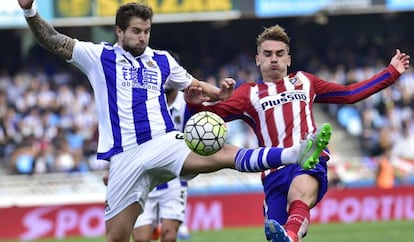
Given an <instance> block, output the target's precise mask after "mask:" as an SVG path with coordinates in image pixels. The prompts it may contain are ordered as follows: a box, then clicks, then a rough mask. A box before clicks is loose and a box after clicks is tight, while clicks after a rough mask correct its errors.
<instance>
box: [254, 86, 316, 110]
mask: <svg viewBox="0 0 414 242" xmlns="http://www.w3.org/2000/svg"><path fill="white" fill-rule="evenodd" d="M293 101H303V102H307V101H308V97H307V96H306V94H305V92H304V91H303V90H293V91H286V92H283V93H280V94H277V95H273V96H267V97H265V98H262V99H260V101H259V102H260V106H261V107H262V109H263V111H266V110H268V109H271V108H274V107H275V106H279V105H282V104H285V103H289V102H293Z"/></svg>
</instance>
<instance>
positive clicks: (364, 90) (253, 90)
mask: <svg viewBox="0 0 414 242" xmlns="http://www.w3.org/2000/svg"><path fill="white" fill-rule="evenodd" d="M399 76H400V74H399V72H398V71H397V70H396V69H395V68H394V67H393V66H391V65H390V66H388V67H387V68H386V69H384V70H383V71H381V72H380V73H378V74H376V75H374V76H373V77H372V78H370V79H368V80H365V81H362V82H358V83H353V84H350V85H347V86H345V85H342V84H338V83H333V82H328V81H325V80H322V79H320V78H318V77H316V76H315V75H312V74H310V73H306V72H303V71H299V72H295V73H291V74H289V75H288V76H286V77H284V78H283V79H282V80H279V81H276V82H263V81H261V82H257V83H245V84H242V85H241V86H240V87H238V88H237V89H236V90H234V92H233V94H232V96H231V97H230V98H229V99H227V100H225V101H222V102H219V103H215V104H214V105H204V106H202V107H201V106H194V105H191V108H193V109H197V110H201V109H203V110H209V111H212V112H214V113H217V114H219V115H220V116H221V117H223V119H224V120H225V121H231V120H234V119H243V120H244V121H246V122H247V123H248V124H249V125H250V126H251V127H252V129H253V130H254V132H255V134H256V136H257V138H258V144H259V146H261V147H271V146H272V147H289V146H292V145H294V144H297V143H299V142H300V140H301V139H303V138H304V136H305V135H306V134H307V133H312V132H315V131H316V125H315V120H314V116H313V112H312V107H313V103H314V102H319V103H337V104H351V103H355V102H358V101H360V100H362V99H364V98H367V97H368V96H370V95H372V94H374V93H376V92H379V91H380V90H382V89H384V88H386V87H388V86H389V85H391V84H392V83H394V82H395V80H396V79H397V78H398V77H399Z"/></svg>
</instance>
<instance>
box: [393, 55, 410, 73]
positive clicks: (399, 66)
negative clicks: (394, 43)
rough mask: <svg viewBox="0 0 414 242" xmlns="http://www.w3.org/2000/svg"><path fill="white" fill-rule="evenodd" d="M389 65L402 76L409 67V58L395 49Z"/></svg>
mask: <svg viewBox="0 0 414 242" xmlns="http://www.w3.org/2000/svg"><path fill="white" fill-rule="evenodd" d="M390 64H391V65H392V66H394V68H395V69H396V70H397V71H398V72H399V73H400V74H403V73H404V72H405V71H406V70H407V69H408V67H409V66H410V56H409V55H408V54H406V53H402V52H401V51H400V50H399V49H396V50H395V55H394V56H393V57H392V59H391V62H390Z"/></svg>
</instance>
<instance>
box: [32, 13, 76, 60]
mask: <svg viewBox="0 0 414 242" xmlns="http://www.w3.org/2000/svg"><path fill="white" fill-rule="evenodd" d="M26 21H27V23H28V25H29V27H30V29H31V31H32V32H33V34H34V36H35V37H36V40H37V41H38V42H39V44H40V45H41V46H42V47H43V48H45V49H46V50H48V51H50V52H52V53H53V54H55V55H57V56H59V57H62V58H64V59H65V60H69V59H71V58H72V53H73V48H74V46H75V43H76V41H75V40H74V39H72V38H70V37H68V36H66V35H64V34H61V33H59V32H57V31H56V30H55V28H54V27H53V26H52V25H51V24H49V23H48V22H46V21H45V20H43V19H42V18H41V17H40V16H39V14H36V15H35V16H34V17H32V18H26Z"/></svg>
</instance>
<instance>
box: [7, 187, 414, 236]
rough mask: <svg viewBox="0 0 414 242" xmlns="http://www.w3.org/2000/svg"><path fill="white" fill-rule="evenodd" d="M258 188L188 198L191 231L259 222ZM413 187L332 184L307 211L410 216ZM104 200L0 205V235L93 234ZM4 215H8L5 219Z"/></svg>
mask: <svg viewBox="0 0 414 242" xmlns="http://www.w3.org/2000/svg"><path fill="white" fill-rule="evenodd" d="M263 199H264V195H263V193H262V192H261V191H256V192H249V193H244V192H241V193H240V192H236V193H228V194H217V193H209V194H206V195H192V196H190V197H189V198H188V206H187V210H186V221H187V222H186V224H187V225H188V227H189V229H190V230H191V231H200V230H221V229H226V228H240V227H260V226H262V224H263V216H262V213H261V211H262V203H263ZM413 204H414V189H412V187H407V186H403V187H397V188H393V189H386V190H384V189H378V188H355V189H346V190H343V189H331V190H330V191H328V194H327V195H326V196H325V198H324V199H323V200H322V202H321V203H320V204H318V205H317V206H316V207H315V208H314V209H312V210H311V212H312V215H311V218H312V221H313V222H315V223H338V222H339V223H355V222H364V221H365V222H366V221H369V222H379V221H391V220H414V207H413ZM103 209H104V203H94V202H91V203H77V204H63V203H62V204H61V205H47V201H45V205H37V206H13V207H4V208H2V207H0V217H1V218H2V219H1V220H0V227H1V228H2V229H1V230H0V240H5V239H11V238H18V239H20V240H33V239H39V238H57V239H59V238H65V237H73V236H76V237H78V236H81V237H97V236H103V235H104V234H105V222H104V218H103ZM4 218H7V219H4Z"/></svg>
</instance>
